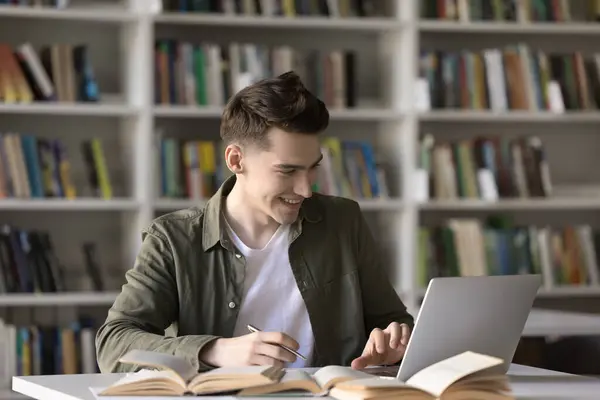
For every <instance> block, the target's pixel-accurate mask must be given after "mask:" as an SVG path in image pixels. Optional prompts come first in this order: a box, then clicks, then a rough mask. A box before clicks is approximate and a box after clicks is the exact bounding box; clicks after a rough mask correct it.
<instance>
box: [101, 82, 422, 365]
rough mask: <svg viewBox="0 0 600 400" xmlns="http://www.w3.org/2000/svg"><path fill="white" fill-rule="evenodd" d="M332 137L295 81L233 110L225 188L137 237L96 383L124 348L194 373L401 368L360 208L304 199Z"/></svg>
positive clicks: (408, 324)
mask: <svg viewBox="0 0 600 400" xmlns="http://www.w3.org/2000/svg"><path fill="white" fill-rule="evenodd" d="M328 124H329V113H328V111H327V109H326V107H325V105H324V104H323V102H321V101H320V100H318V99H317V98H316V97H315V96H313V95H312V94H311V93H310V92H308V91H307V90H306V89H305V87H304V86H303V84H302V83H301V81H300V79H299V78H298V76H297V75H295V74H294V73H293V72H288V73H286V74H283V75H281V76H279V77H276V78H273V79H268V80H263V81H261V82H258V83H255V84H253V85H251V86H249V87H246V88H245V89H243V90H241V91H240V92H239V93H237V94H236V95H235V96H234V97H233V98H232V99H231V100H230V101H229V103H228V104H227V106H226V108H225V111H224V113H223V117H222V122H221V137H222V139H223V140H224V141H225V143H226V144H227V148H226V150H225V160H226V162H227V166H228V167H229V169H230V170H231V171H232V172H233V176H232V177H230V178H229V179H228V180H227V181H226V182H225V183H224V184H223V185H222V187H221V188H220V189H219V191H218V192H217V193H216V194H215V195H214V196H213V197H212V198H211V199H210V200H209V201H208V203H207V204H206V206H203V207H197V208H191V209H187V210H182V211H177V212H174V213H170V214H168V215H165V216H162V217H159V218H157V219H156V220H155V221H154V222H153V223H152V224H151V225H150V226H149V227H148V228H147V229H146V230H145V231H144V232H143V235H142V237H143V243H142V248H141V250H140V252H139V255H138V257H137V259H136V262H135V265H134V267H133V268H132V269H131V270H129V271H127V273H126V280H127V282H126V283H125V285H124V286H123V288H122V292H121V293H120V294H119V296H118V297H117V299H116V301H115V303H114V305H113V306H112V307H111V309H110V310H109V313H108V317H107V319H106V321H105V323H104V324H103V325H102V327H101V328H100V329H99V331H98V334H97V338H96V348H97V356H98V363H99V366H100V368H101V371H102V372H123V371H130V370H131V367H129V366H127V365H124V364H120V363H119V362H118V360H119V357H121V356H122V355H123V354H125V353H126V352H127V351H129V350H132V349H145V350H153V351H158V352H165V353H169V354H174V355H177V356H181V357H184V358H185V359H187V360H188V361H189V362H191V363H192V364H193V365H194V366H195V367H197V369H198V370H199V371H203V370H207V369H210V368H214V367H220V366H229V365H264V364H278V365H285V366H292V367H301V366H323V365H331V364H338V365H351V366H352V367H354V368H364V367H366V366H368V365H376V364H393V363H397V362H398V361H399V360H400V359H401V358H402V356H403V354H404V350H405V346H406V344H407V342H408V338H409V335H410V330H411V328H412V326H413V318H412V317H411V315H410V314H408V313H407V311H406V307H405V306H404V304H403V303H402V302H401V301H400V299H399V298H398V296H397V294H396V293H395V291H394V289H393V288H392V286H391V285H390V283H389V281H388V278H387V274H386V272H385V270H384V266H383V265H382V263H381V260H380V259H379V251H378V249H377V248H376V243H375V241H374V240H373V237H372V235H371V233H370V231H369V228H368V226H367V224H366V222H365V219H364V218H363V216H362V214H361V211H360V209H359V206H358V204H357V203H356V202H355V201H353V200H349V199H344V198H339V197H332V196H325V195H321V194H317V193H313V192H312V190H311V187H312V184H313V183H314V181H315V178H316V170H317V168H318V164H319V161H320V160H321V158H322V155H321V149H320V138H319V133H321V132H323V131H324V130H325V129H326V128H327V126H328ZM248 325H253V326H255V327H257V328H259V329H260V330H261V331H262V332H254V333H251V332H249V331H248ZM167 328H170V329H172V330H173V331H174V332H175V333H174V334H173V335H168V334H166V331H165V330H166V329H167ZM278 344H283V345H287V346H289V347H291V348H293V349H295V350H298V351H299V353H300V354H303V355H305V356H306V358H307V360H306V361H304V360H303V359H301V358H296V357H295V356H294V355H293V354H291V353H290V352H288V351H286V350H284V349H282V348H281V347H280V346H278Z"/></svg>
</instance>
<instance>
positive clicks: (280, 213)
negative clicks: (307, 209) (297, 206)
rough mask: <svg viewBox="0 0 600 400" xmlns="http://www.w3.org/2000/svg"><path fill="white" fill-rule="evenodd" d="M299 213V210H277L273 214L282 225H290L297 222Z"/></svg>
mask: <svg viewBox="0 0 600 400" xmlns="http://www.w3.org/2000/svg"><path fill="white" fill-rule="evenodd" d="M299 214H300V213H299V211H292V210H277V211H275V213H274V215H273V217H274V218H273V219H274V220H275V221H277V222H278V223H280V224H282V225H289V224H293V223H294V222H296V220H297V219H298V215H299Z"/></svg>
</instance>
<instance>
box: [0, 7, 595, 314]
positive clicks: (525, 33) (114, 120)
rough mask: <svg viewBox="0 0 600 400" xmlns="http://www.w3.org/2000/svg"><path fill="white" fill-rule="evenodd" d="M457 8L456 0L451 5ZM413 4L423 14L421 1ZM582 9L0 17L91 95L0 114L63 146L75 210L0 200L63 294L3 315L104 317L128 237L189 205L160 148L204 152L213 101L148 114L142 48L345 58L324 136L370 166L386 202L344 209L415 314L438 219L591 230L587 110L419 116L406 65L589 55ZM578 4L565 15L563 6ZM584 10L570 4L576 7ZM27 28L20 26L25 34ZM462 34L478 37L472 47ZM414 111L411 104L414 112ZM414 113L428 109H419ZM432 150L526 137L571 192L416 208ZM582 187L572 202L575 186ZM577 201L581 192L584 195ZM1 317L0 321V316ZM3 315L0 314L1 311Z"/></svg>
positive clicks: (159, 107)
mask: <svg viewBox="0 0 600 400" xmlns="http://www.w3.org/2000/svg"><path fill="white" fill-rule="evenodd" d="M459 2H462V0H459ZM421 3H422V4H425V3H426V2H421ZM580 3H581V1H574V2H573V5H572V12H573V18H572V22H567V21H564V22H548V21H534V22H525V21H514V22H510V21H508V22H507V21H493V20H486V21H481V20H474V19H470V20H449V19H446V20H440V19H434V18H420V10H419V4H420V3H419V2H418V1H416V0H410V1H409V0H402V1H398V2H396V1H392V0H385V1H380V0H377V1H375V2H372V4H374V5H375V6H376V7H377V10H376V11H377V12H376V15H375V16H372V17H350V16H348V17H322V16H304V15H300V16H296V17H286V16H253V15H231V14H229V15H224V14H218V13H210V14H207V13H202V12H187V13H181V12H177V11H161V4H162V3H161V2H160V1H157V0H128V1H116V0H95V1H92V0H71V2H70V5H69V7H67V8H66V9H54V8H51V7H45V8H31V7H19V6H7V5H2V4H0V37H1V38H3V41H5V42H7V43H8V44H9V45H11V46H18V45H20V44H22V43H24V42H26V41H28V42H30V43H32V45H33V46H34V47H35V48H39V47H41V46H46V45H50V44H52V43H59V42H62V43H85V44H87V45H88V49H89V57H90V63H91V65H92V66H93V69H94V74H95V79H96V81H97V83H98V87H99V90H100V99H99V100H98V101H97V102H67V101H60V102H45V101H33V102H31V103H27V104H21V103H6V102H4V103H2V102H0V133H5V132H16V133H22V134H30V135H34V136H36V137H40V138H52V139H60V140H62V141H63V142H64V143H65V145H66V147H67V150H68V153H69V160H70V162H71V174H72V179H73V182H74V183H75V185H76V187H77V190H78V194H77V197H76V198H74V199H64V198H35V199H33V198H30V199H14V198H7V199H0V223H9V224H14V225H15V226H18V227H21V228H23V229H45V230H47V231H49V232H51V236H52V239H53V241H54V245H55V249H56V253H57V254H58V255H59V257H60V260H61V263H62V264H64V266H65V268H66V269H67V271H68V274H69V277H70V278H71V280H72V282H71V284H70V285H69V286H70V291H69V292H65V293H44V294H30V293H16V294H10V293H9V294H0V308H1V309H2V310H4V312H5V314H6V313H10V312H12V310H13V309H15V308H16V307H18V308H19V309H22V308H31V309H32V310H33V311H32V315H33V314H35V312H34V311H36V310H38V309H41V310H42V312H43V310H46V309H52V310H55V311H56V313H61V312H63V311H64V312H66V313H67V314H68V315H73V312H76V311H73V309H75V310H77V309H80V308H81V309H87V308H90V309H93V308H99V310H95V311H96V312H97V313H98V314H97V315H99V318H100V319H102V318H103V317H104V314H103V313H105V312H106V307H107V306H110V304H111V303H112V300H113V299H114V297H115V296H116V293H117V290H118V289H119V287H120V284H121V282H122V279H123V273H124V272H125V270H126V269H128V268H129V267H130V266H131V265H132V263H133V259H134V257H135V255H136V253H137V249H138V247H139V241H140V230H141V229H142V228H143V227H145V226H147V225H148V224H149V223H150V221H151V220H152V219H153V218H155V217H156V216H159V215H162V214H164V213H167V212H170V211H173V210H177V209H181V208H186V207H189V206H192V205H194V204H201V203H202V200H190V199H187V198H169V197H165V196H162V195H161V188H160V176H161V168H160V154H159V153H160V151H159V148H160V140H161V139H162V138H173V139H176V140H180V141H194V140H207V141H216V140H217V139H218V126H219V117H220V115H221V110H222V104H208V105H197V104H192V103H191V102H188V103H185V102H183V103H182V102H178V104H166V103H163V102H157V101H155V100H156V99H155V90H154V76H155V68H154V62H153V60H154V57H155V53H154V43H155V40H161V39H173V40H177V41H178V42H190V43H215V44H218V45H220V46H224V45H228V44H230V43H232V42H238V43H249V44H263V45H267V46H269V47H270V48H273V47H277V46H284V45H287V46H290V47H291V48H292V49H294V50H299V51H308V50H314V49H318V50H322V51H327V52H331V51H334V50H337V49H346V50H352V51H353V52H354V53H355V55H356V61H355V62H356V64H355V66H356V74H357V75H356V79H355V80H356V82H357V87H356V93H355V97H356V98H355V99H354V100H355V103H356V104H355V105H353V106H352V107H348V106H346V107H339V108H336V107H331V108H330V112H331V124H330V129H329V130H328V132H327V136H328V137H332V138H337V139H340V140H365V141H368V142H369V143H370V144H371V145H372V146H373V148H374V150H375V151H376V153H377V154H378V155H379V156H381V158H382V160H384V161H383V165H384V170H385V183H386V186H387V188H388V191H389V196H387V197H386V198H382V199H372V198H368V197H364V198H360V199H357V200H358V201H359V203H360V204H361V208H362V209H363V210H364V211H365V214H366V216H367V218H368V220H369V223H370V224H371V226H372V228H373V231H374V234H375V236H376V238H377V239H378V242H379V243H380V245H381V247H382V254H383V255H384V258H385V263H386V265H388V266H389V273H390V277H391V279H392V281H393V283H394V287H395V288H396V290H397V291H398V293H399V294H400V295H401V296H402V298H403V300H404V301H405V302H406V303H407V305H408V306H409V308H411V309H415V308H416V306H417V305H418V304H419V302H420V300H421V298H422V296H423V293H424V290H423V288H422V287H421V286H420V285H419V283H418V276H419V273H420V272H419V269H418V264H419V246H418V243H419V236H418V235H419V227H421V226H435V225H436V224H443V223H444V222H445V221H447V220H449V219H451V218H479V219H483V218H486V217H488V216H490V215H494V214H499V213H500V214H503V215H504V214H507V215H510V216H513V217H514V219H515V220H519V221H523V223H526V224H538V225H540V224H554V225H557V226H561V225H564V224H586V223H589V224H591V225H593V226H594V227H595V228H598V227H600V219H599V217H598V210H599V209H600V190H598V191H597V193H596V191H594V190H593V188H594V186H596V185H597V183H598V182H599V181H600V172H596V171H595V170H594V166H597V161H596V155H597V154H598V146H599V143H600V141H598V136H597V135H598V132H599V131H600V112H599V111H598V109H597V108H590V109H568V110H565V111H564V112H560V113H559V112H554V111H547V110H535V111H530V110H529V109H519V110H516V109H506V110H493V109H476V108H473V107H471V108H454V109H448V108H433V107H425V108H423V101H424V100H423V98H422V95H423V86H422V84H423V80H422V79H419V60H420V54H421V51H422V50H424V49H430V50H443V51H457V50H460V49H462V48H463V47H464V48H467V49H469V50H470V51H472V52H476V51H480V50H482V49H487V48H503V47H504V46H507V45H512V44H515V43H526V44H528V45H530V46H531V48H541V49H544V50H546V51H551V50H554V49H556V50H557V51H564V52H573V51H576V50H581V51H582V52H583V53H584V54H585V55H586V56H590V55H592V54H594V52H597V44H596V43H597V41H598V39H600V24H599V23H597V22H592V21H590V20H586V19H585V18H584V14H583V13H578V12H579V11H580V8H581V7H580ZM577 4H579V5H577ZM581 4H582V3H581ZM34 24H35V25H36V28H35V29H33V28H32V27H33V25H34ZM474 35H476V36H474ZM416 99H419V101H416ZM425 103H426V102H425ZM424 133H429V134H431V135H432V136H433V137H435V139H436V143H437V142H444V141H456V140H463V139H468V138H474V137H477V136H480V135H484V136H491V137H504V136H505V137H508V138H513V137H518V136H521V135H536V136H538V137H539V138H541V139H542V141H543V144H544V148H545V149H547V160H548V163H549V166H550V170H551V176H552V184H553V187H555V188H556V189H561V188H562V187H563V186H568V187H570V188H573V187H574V188H575V189H574V190H568V191H560V190H558V191H555V192H558V193H557V194H556V195H552V196H549V197H536V198H530V197H517V198H501V199H498V200H494V201H489V200H481V199H478V198H448V199H435V200H433V199H432V198H431V197H430V198H428V199H426V200H422V199H419V188H421V189H422V187H420V186H419V185H420V183H419V178H418V177H419V168H420V159H419V145H420V137H421V135H422V134H424ZM93 138H100V139H101V141H102V146H103V149H104V155H105V157H106V164H107V169H108V175H109V176H110V181H111V186H112V192H113V193H112V196H111V198H108V199H104V198H101V196H98V195H97V194H95V193H94V191H93V190H91V189H90V184H89V181H88V176H87V170H86V165H85V161H84V159H83V158H82V156H81V154H79V146H80V144H81V142H82V141H83V140H91V139H93ZM582 187H583V188H591V189H589V190H587V189H586V190H583V189H581V188H582ZM582 193H583V194H582ZM84 241H92V242H94V243H97V251H98V255H99V260H98V262H99V264H100V266H101V269H102V271H103V273H104V275H105V279H106V290H105V291H103V292H93V291H91V289H90V285H91V283H90V282H89V277H87V276H86V274H85V272H83V270H85V265H84V264H85V263H84V259H83V257H82V251H81V248H80V244H81V243H82V242H84ZM539 296H540V298H541V299H558V300H561V301H563V300H564V301H566V300H569V299H573V298H600V288H599V287H597V286H587V285H585V286H576V285H568V286H564V287H563V286H561V287H553V288H544V289H543V290H542V291H540V295H539ZM5 314H3V315H5ZM6 315H7V314H6Z"/></svg>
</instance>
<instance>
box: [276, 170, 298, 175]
mask: <svg viewBox="0 0 600 400" xmlns="http://www.w3.org/2000/svg"><path fill="white" fill-rule="evenodd" d="M295 171H296V170H294V169H292V170H286V171H279V172H281V173H282V174H284V175H292V174H293V173H294V172H295Z"/></svg>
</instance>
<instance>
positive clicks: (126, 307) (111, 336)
mask: <svg viewBox="0 0 600 400" xmlns="http://www.w3.org/2000/svg"><path fill="white" fill-rule="evenodd" d="M125 278H126V282H125V284H124V285H123V287H122V290H121V292H120V293H119V295H118V296H117V298H116V300H115V302H114V304H113V305H112V307H111V308H110V310H109V312H108V316H107V318H106V321H105V322H104V324H103V325H102V326H101V327H100V329H99V330H98V332H97V334H96V355H97V360H98V365H99V367H100V371H101V372H103V373H109V372H133V371H136V370H138V369H139V367H137V366H134V365H129V364H121V363H119V358H121V357H122V356H123V355H125V353H127V352H128V351H129V350H133V349H140V350H150V351H158V352H164V353H168V354H172V355H175V356H179V357H182V358H184V359H186V360H187V361H188V362H189V363H190V364H191V365H193V366H194V367H195V368H196V369H197V370H198V371H203V370H207V369H210V366H208V365H206V364H204V363H202V362H201V361H200V360H199V356H198V355H199V352H200V350H201V349H202V348H203V346H205V345H206V344H208V343H209V342H211V341H212V340H214V339H217V337H216V336H211V335H190V336H180V337H167V336H166V335H165V330H166V329H167V328H168V327H169V326H170V325H171V324H172V323H173V322H174V321H177V318H178V308H179V301H178V297H179V296H178V291H177V284H176V279H175V266H174V261H173V253H172V249H171V247H170V245H169V241H168V238H167V237H166V236H165V235H164V234H163V233H161V232H159V231H157V230H153V229H150V230H146V231H144V233H143V234H142V246H141V249H140V251H139V253H138V255H137V257H136V260H135V264H134V266H133V268H132V269H130V270H128V271H127V273H126V274H125Z"/></svg>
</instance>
